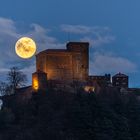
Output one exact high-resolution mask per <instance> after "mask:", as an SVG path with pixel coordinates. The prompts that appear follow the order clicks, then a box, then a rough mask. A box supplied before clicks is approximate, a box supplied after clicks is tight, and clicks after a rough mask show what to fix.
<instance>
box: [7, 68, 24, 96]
mask: <svg viewBox="0 0 140 140" xmlns="http://www.w3.org/2000/svg"><path fill="white" fill-rule="evenodd" d="M7 80H8V85H9V87H10V89H11V93H15V90H16V89H17V88H20V87H22V86H25V83H26V82H27V76H26V75H25V74H24V73H23V72H22V71H20V70H19V68H18V67H12V68H10V71H9V72H8V74H7Z"/></svg>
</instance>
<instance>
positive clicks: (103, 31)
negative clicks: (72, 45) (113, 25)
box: [60, 24, 115, 47]
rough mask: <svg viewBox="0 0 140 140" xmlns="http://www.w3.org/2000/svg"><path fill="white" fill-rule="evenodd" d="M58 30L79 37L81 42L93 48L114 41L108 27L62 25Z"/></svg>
mask: <svg viewBox="0 0 140 140" xmlns="http://www.w3.org/2000/svg"><path fill="white" fill-rule="evenodd" d="M60 28H61V30H62V31H63V32H66V33H69V34H75V35H79V39H80V40H81V41H86V42H89V43H90V45H91V46H93V47H98V46H103V45H104V44H108V43H111V42H113V41H114V40H115V36H114V35H112V33H111V29H110V28H109V27H100V26H84V25H67V24H63V25H61V26H60ZM81 35H82V37H81Z"/></svg>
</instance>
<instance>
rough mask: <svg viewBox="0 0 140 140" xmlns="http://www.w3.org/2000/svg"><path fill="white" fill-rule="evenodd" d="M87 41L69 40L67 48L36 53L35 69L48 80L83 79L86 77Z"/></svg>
mask: <svg viewBox="0 0 140 140" xmlns="http://www.w3.org/2000/svg"><path fill="white" fill-rule="evenodd" d="M88 45H89V44H88V43H79V42H70V43H68V44H67V49H65V50H64V49H59V50H58V49H51V50H49V49H48V50H46V51H43V52H40V53H39V54H37V55H36V69H37V70H39V71H43V72H45V73H47V78H48V80H63V81H73V80H78V81H85V80H87V79H88V69H89V62H88V61H89V55H88Z"/></svg>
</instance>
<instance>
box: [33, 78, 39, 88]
mask: <svg viewBox="0 0 140 140" xmlns="http://www.w3.org/2000/svg"><path fill="white" fill-rule="evenodd" d="M32 86H33V89H34V90H38V89H39V82H38V79H37V78H35V77H34V78H33V85H32Z"/></svg>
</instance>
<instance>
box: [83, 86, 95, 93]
mask: <svg viewBox="0 0 140 140" xmlns="http://www.w3.org/2000/svg"><path fill="white" fill-rule="evenodd" d="M84 90H85V91H86V92H88V93H90V92H94V91H95V87H93V86H85V88H84Z"/></svg>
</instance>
